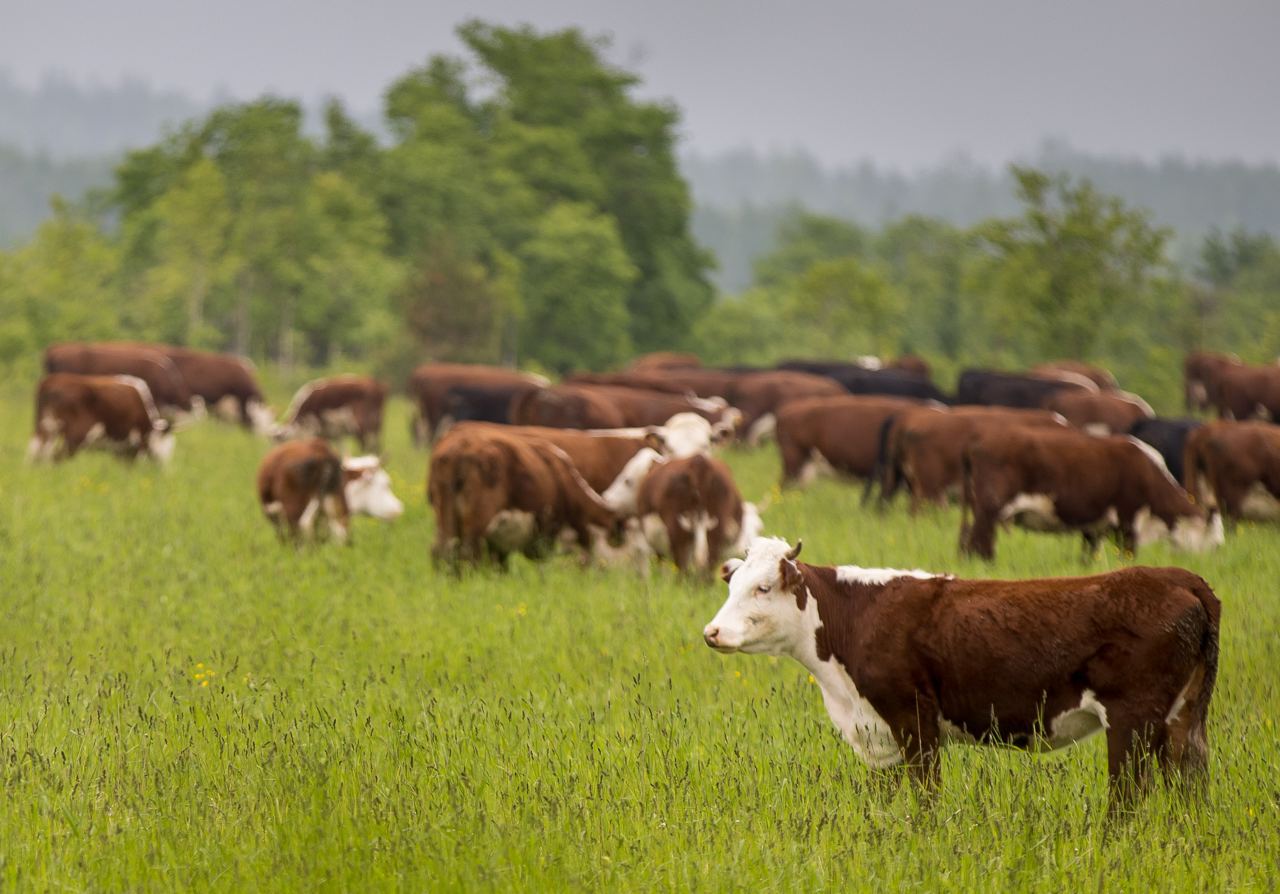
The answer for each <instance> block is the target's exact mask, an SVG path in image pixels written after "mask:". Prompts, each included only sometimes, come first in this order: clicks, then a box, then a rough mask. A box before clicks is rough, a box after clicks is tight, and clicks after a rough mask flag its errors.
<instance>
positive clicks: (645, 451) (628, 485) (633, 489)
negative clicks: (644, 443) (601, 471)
mask: <svg viewBox="0 0 1280 894" xmlns="http://www.w3.org/2000/svg"><path fill="white" fill-rule="evenodd" d="M662 462H664V460H663V458H662V454H660V453H658V451H656V450H654V449H653V448H652V447H642V448H641V449H640V450H638V451H637V452H636V455H635V456H633V457H631V459H629V460H627V464H626V465H625V466H623V467H622V471H621V472H619V473H618V477H617V478H615V479H613V483H612V484H610V485H609V486H608V487H607V488H605V489H604V493H602V494H600V499H602V500H604V504H605V505H606V506H608V507H609V508H610V509H612V510H613V511H614V512H615V513H617V514H618V515H624V516H630V515H635V514H636V509H637V500H638V498H639V496H640V485H641V484H643V483H644V479H645V478H646V477H647V476H648V475H649V473H650V472H651V471H653V467H654V466H656V465H658V464H660V463H662Z"/></svg>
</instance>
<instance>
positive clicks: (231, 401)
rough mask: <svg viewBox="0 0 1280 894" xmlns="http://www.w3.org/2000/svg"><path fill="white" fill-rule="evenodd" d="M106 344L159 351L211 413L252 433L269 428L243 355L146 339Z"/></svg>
mask: <svg viewBox="0 0 1280 894" xmlns="http://www.w3.org/2000/svg"><path fill="white" fill-rule="evenodd" d="M108 344H111V345H119V346H120V347H124V348H144V349H150V350H153V351H156V352H157V353H160V354H163V355H164V356H165V357H168V358H169V361H170V362H171V363H172V364H173V365H174V366H175V367H176V368H177V370H178V372H179V373H180V374H181V375H182V378H183V381H185V382H186V384H187V388H188V389H190V391H191V397H192V399H193V400H196V399H199V400H200V401H202V402H203V403H204V405H205V407H206V408H207V409H208V410H209V412H210V413H211V414H213V415H216V416H218V417H220V418H222V419H225V420H227V421H230V422H238V423H239V424H240V425H242V426H243V427H245V428H247V429H250V430H251V431H253V432H255V433H256V434H260V435H265V434H267V433H268V432H269V430H270V428H271V423H272V422H273V421H274V418H275V417H274V416H273V415H272V413H271V408H270V407H268V406H267V402H266V400H265V399H264V398H263V396H262V389H261V388H260V387H259V386H258V380H257V377H256V376H255V375H254V369H253V364H252V363H250V362H249V361H248V360H246V359H244V358H243V357H236V356H234V355H231V354H217V353H214V352H212V351H198V350H195V349H194V348H183V347H178V346H175V345H166V344H152V343H149V342H109V343H108Z"/></svg>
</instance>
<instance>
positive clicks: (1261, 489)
mask: <svg viewBox="0 0 1280 894" xmlns="http://www.w3.org/2000/svg"><path fill="white" fill-rule="evenodd" d="M1240 514H1241V515H1242V516H1244V517H1245V518H1251V519H1254V520H1255V521H1275V520H1276V519H1278V518H1280V500H1276V498H1275V497H1273V496H1272V495H1271V491H1269V490H1267V486H1266V485H1265V484H1261V483H1258V484H1255V485H1254V486H1253V487H1251V488H1249V492H1248V493H1246V494H1245V495H1244V500H1243V501H1241V503H1240Z"/></svg>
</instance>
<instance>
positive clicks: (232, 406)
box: [212, 394, 240, 422]
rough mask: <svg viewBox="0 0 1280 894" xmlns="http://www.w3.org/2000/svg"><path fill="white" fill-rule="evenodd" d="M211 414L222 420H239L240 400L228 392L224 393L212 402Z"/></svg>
mask: <svg viewBox="0 0 1280 894" xmlns="http://www.w3.org/2000/svg"><path fill="white" fill-rule="evenodd" d="M212 415H213V416H216V417H217V418H219V419H221V420H222V421H223V422H239V421H240V401H238V400H236V399H235V397H234V396H232V395H230V394H228V395H225V396H223V397H221V398H219V399H218V400H217V402H215V403H214V405H213V412H212Z"/></svg>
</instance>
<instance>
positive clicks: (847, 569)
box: [836, 565, 938, 587]
mask: <svg viewBox="0 0 1280 894" xmlns="http://www.w3.org/2000/svg"><path fill="white" fill-rule="evenodd" d="M900 577H912V578H915V579H916V580H930V579H932V578H935V577H938V575H936V574H930V573H929V572H928V571H921V570H920V569H919V568H916V569H913V570H911V571H903V570H902V569H899V568H860V567H859V566H857V565H837V566H836V580H838V581H840V583H842V584H867V585H869V586H873V587H879V586H883V585H884V584H887V583H889V581H891V580H897V579H898V578H900Z"/></svg>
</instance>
